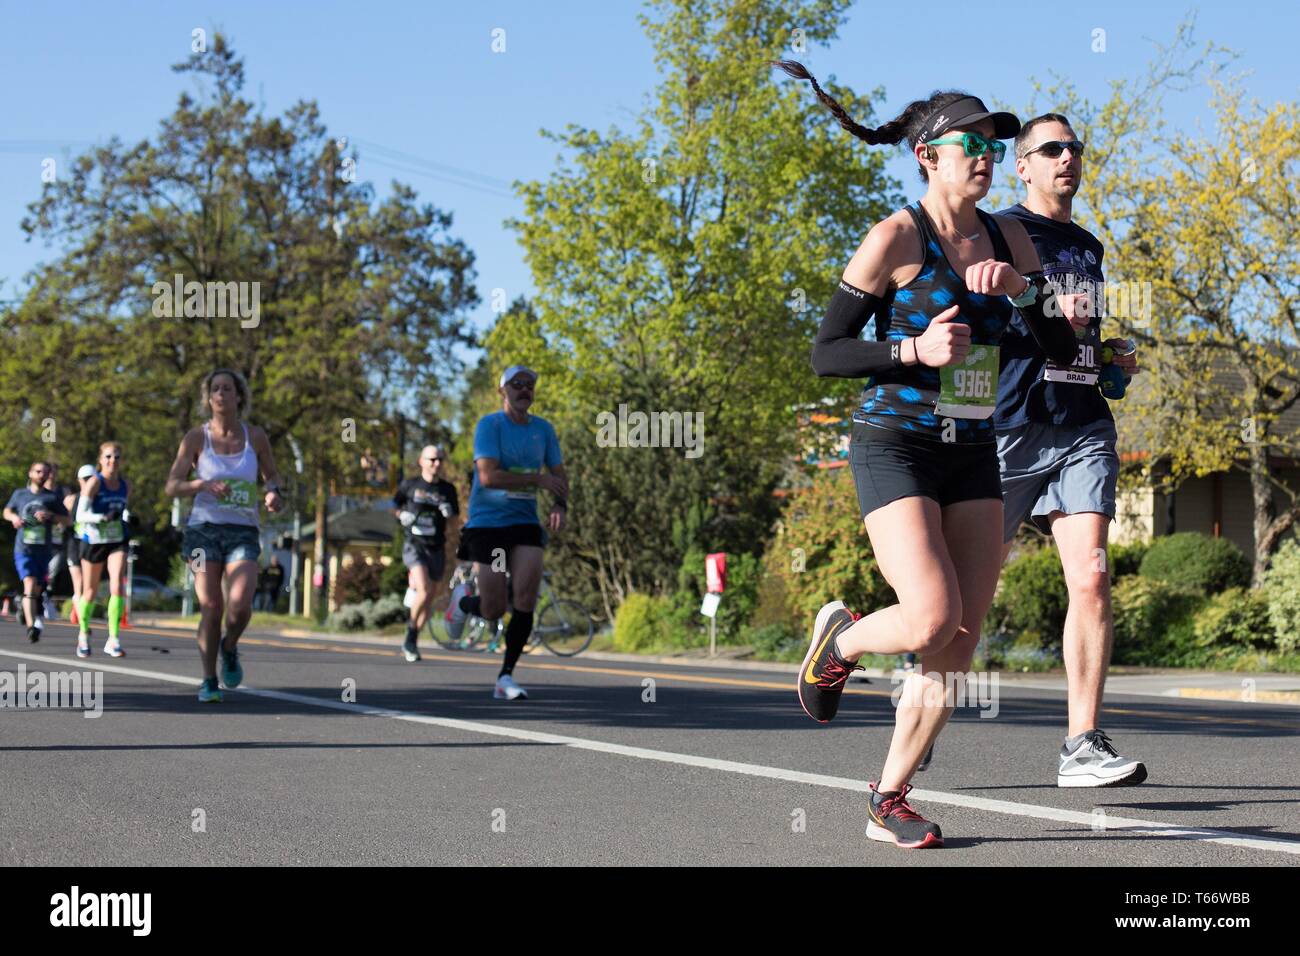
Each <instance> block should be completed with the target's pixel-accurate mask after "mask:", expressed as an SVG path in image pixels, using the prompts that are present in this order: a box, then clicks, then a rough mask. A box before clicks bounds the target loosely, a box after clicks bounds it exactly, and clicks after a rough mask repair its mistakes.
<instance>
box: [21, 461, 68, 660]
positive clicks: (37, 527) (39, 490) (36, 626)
mask: <svg viewBox="0 0 1300 956" xmlns="http://www.w3.org/2000/svg"><path fill="white" fill-rule="evenodd" d="M49 474H50V471H49V466H48V465H46V463H45V462H43V461H37V462H33V463H32V467H31V468H30V469H28V471H27V485H26V486H25V487H23V488H18V489H16V490H15V491H14V493H13V494H12V495H10V496H9V501H8V503H7V504H6V505H5V507H4V518H5V520H6V521H8V522H9V523H10V524H12V525H13V527H14V531H15V535H14V567H15V568H17V570H18V577H19V579H20V580H21V581H22V583H23V616H24V617H25V619H26V621H27V639H28V640H29V641H31V642H32V643H33V644H34V643H36V642H37V641H39V640H40V639H41V629H42V627H43V622H42V621H41V613H42V603H41V592H42V591H43V590H45V583H46V578H47V575H48V573H49V566H50V555H51V553H52V552H53V550H54V549H53V545H52V544H51V542H52V541H53V537H54V530H55V529H56V528H58V529H59V530H60V531H63V530H66V529H67V527H68V525H70V524H71V523H72V519H71V518H70V517H68V510H67V509H66V508H65V507H64V506H63V499H62V498H61V497H60V496H59V495H58V494H56V493H55V492H53V491H49V490H48V489H46V487H45V479H46V478H48V477H49ZM60 543H62V542H61V541H60Z"/></svg>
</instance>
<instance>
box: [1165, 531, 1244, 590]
mask: <svg viewBox="0 0 1300 956" xmlns="http://www.w3.org/2000/svg"><path fill="white" fill-rule="evenodd" d="M1139 573H1140V574H1141V575H1142V576H1143V577H1144V578H1151V579H1153V580H1156V581H1163V582H1165V583H1166V584H1172V585H1174V586H1175V587H1180V588H1183V589H1185V590H1190V591H1195V592H1197V593H1199V594H1204V595H1206V596H1209V595H1212V594H1218V593H1219V592H1220V591H1224V590H1226V589H1228V588H1231V587H1241V588H1244V587H1250V573H1251V565H1250V560H1249V559H1248V558H1247V557H1246V556H1245V555H1244V554H1242V553H1241V549H1240V548H1238V547H1237V546H1236V545H1235V544H1233V543H1232V542H1231V541H1228V540H1227V539H1225V538H1212V537H1210V536H1209V535H1206V534H1200V533H1198V532H1195V531H1181V532H1179V533H1178V534H1171V535H1169V536H1168V537H1165V538H1156V539H1155V541H1153V542H1152V543H1151V547H1150V548H1149V549H1148V550H1147V553H1146V557H1144V558H1143V559H1142V565H1141V568H1140V571H1139Z"/></svg>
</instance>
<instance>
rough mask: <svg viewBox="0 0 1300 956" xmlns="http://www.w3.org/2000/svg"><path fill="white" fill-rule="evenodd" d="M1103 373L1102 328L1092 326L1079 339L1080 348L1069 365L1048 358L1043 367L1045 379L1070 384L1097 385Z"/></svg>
mask: <svg viewBox="0 0 1300 956" xmlns="http://www.w3.org/2000/svg"><path fill="white" fill-rule="evenodd" d="M1100 374H1101V330H1100V328H1099V327H1097V326H1091V327H1089V329H1088V330H1087V332H1086V333H1085V334H1084V336H1083V338H1081V339H1079V350H1078V352H1077V353H1075V356H1074V361H1073V362H1071V363H1070V364H1069V365H1058V364H1057V363H1056V362H1053V361H1051V360H1050V359H1049V360H1048V362H1047V364H1046V365H1045V366H1044V368H1043V379H1044V380H1045V381H1048V382H1064V383H1066V384H1069V385H1096V384H1097V378H1098V376H1099V375H1100Z"/></svg>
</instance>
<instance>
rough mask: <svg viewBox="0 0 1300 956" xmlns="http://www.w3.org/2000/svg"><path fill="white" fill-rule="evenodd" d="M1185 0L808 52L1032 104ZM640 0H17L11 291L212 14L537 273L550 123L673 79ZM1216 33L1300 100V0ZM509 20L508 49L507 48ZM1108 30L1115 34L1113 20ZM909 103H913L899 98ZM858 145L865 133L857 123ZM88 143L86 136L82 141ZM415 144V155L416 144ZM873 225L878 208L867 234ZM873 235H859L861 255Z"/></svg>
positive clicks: (272, 82)
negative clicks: (61, 172)
mask: <svg viewBox="0 0 1300 956" xmlns="http://www.w3.org/2000/svg"><path fill="white" fill-rule="evenodd" d="M1192 9H1197V8H1195V7H1194V6H1193V5H1191V4H1188V3H1184V2H1172V0H1152V2H1143V3H1135V2H1133V0H1126V2H1112V0H1105V2H1094V3H1092V4H1089V5H1083V4H1073V5H1052V4H1032V3H1015V4H1005V3H990V2H986V3H972V2H965V3H963V2H958V0H932V2H924V3H921V2H892V3H877V2H871V3H859V4H857V5H856V6H854V7H853V8H852V9H851V10H850V13H849V18H848V22H847V23H846V24H845V25H844V26H843V27H842V28H841V30H840V36H839V39H838V40H836V41H835V43H833V44H832V45H831V46H830V47H829V48H824V49H823V48H813V49H810V50H809V51H808V53H807V54H806V55H802V56H801V57H800V58H801V59H803V60H804V62H806V63H807V64H808V65H809V67H810V68H811V69H812V70H813V72H814V73H816V74H817V75H818V76H819V77H822V76H824V75H829V74H834V75H835V77H836V79H837V80H838V81H839V82H841V83H846V84H848V85H850V86H851V87H853V88H854V89H857V90H859V91H862V92H865V91H868V90H871V89H873V88H875V87H877V86H883V87H884V88H885V90H886V94H887V96H886V104H885V108H886V109H887V110H895V111H896V110H897V109H899V108H901V107H902V106H903V105H904V104H905V103H906V102H907V101H908V100H909V99H911V98H914V97H916V96H920V95H925V94H928V93H929V92H930V90H932V89H935V88H941V87H948V86H958V87H964V88H967V89H970V90H972V91H973V92H975V93H977V94H978V95H980V96H983V97H984V98H985V99H986V100H995V99H997V100H1002V101H1003V102H1006V103H1012V104H1019V103H1023V102H1024V101H1025V100H1026V99H1027V97H1028V94H1029V78H1030V77H1035V76H1036V77H1039V78H1042V79H1047V78H1048V74H1049V71H1050V70H1052V69H1055V70H1056V71H1058V72H1060V73H1063V74H1065V75H1068V76H1070V77H1072V78H1073V79H1074V80H1075V82H1076V83H1077V84H1078V85H1079V87H1080V88H1081V89H1082V90H1084V91H1085V92H1087V93H1092V94H1095V95H1096V96H1098V97H1100V96H1102V95H1104V93H1105V90H1106V85H1107V82H1108V80H1109V79H1111V78H1114V77H1121V76H1129V75H1132V74H1134V73H1135V72H1138V71H1140V70H1141V69H1142V67H1143V65H1144V64H1145V63H1146V61H1147V60H1148V59H1149V57H1150V54H1151V52H1152V49H1153V47H1152V45H1151V43H1150V40H1152V39H1154V40H1160V41H1167V40H1169V39H1170V38H1171V37H1172V35H1173V32H1174V28H1175V26H1176V24H1177V23H1178V22H1179V20H1181V19H1182V18H1183V16H1184V15H1185V14H1186V13H1187V12H1188V11H1190V10H1192ZM641 10H642V7H641V6H640V4H638V3H632V2H619V0H606V2H592V0H550V2H547V3H535V2H534V3H525V2H512V3H505V2H476V3H472V4H469V3H466V4H458V3H445V2H425V3H415V2H396V0H392V2H390V0H372V2H369V3H357V2H331V0H312V2H310V3H308V2H297V0H293V2H289V0H285V2H268V0H261V2H256V3H252V2H243V0H233V2H232V0H228V2H223V3H200V2H185V0H171V2H166V3H163V2H132V0H121V2H112V3H102V2H92V0H74V2H64V3H59V4H57V5H48V4H39V3H38V4H32V3H29V2H21V0H0V88H3V89H4V90H5V110H4V114H3V116H4V119H3V124H2V128H0V281H3V285H0V299H12V298H14V297H15V296H16V295H17V294H18V292H19V290H20V288H21V285H22V276H23V275H24V273H26V272H27V271H28V270H29V269H31V268H32V267H33V266H35V265H36V264H37V263H38V262H40V261H42V260H46V259H49V258H52V257H53V256H54V255H56V254H57V250H52V249H47V248H45V247H44V246H43V245H42V244H40V243H38V242H33V243H28V242H26V241H25V239H24V236H23V234H22V232H21V230H20V229H19V228H18V223H19V221H20V220H21V218H22V216H23V214H24V211H25V208H26V205H27V203H29V202H31V201H32V200H33V199H35V198H36V197H37V196H38V195H39V192H40V188H41V180H40V174H41V161H42V159H43V158H45V157H47V156H52V157H54V158H56V160H58V162H59V164H60V167H62V166H63V164H64V162H65V160H64V157H65V155H68V154H71V155H75V154H76V153H77V152H79V151H80V150H82V149H84V148H85V146H86V145H87V144H91V143H98V142H103V141H105V140H107V139H108V138H109V137H110V136H113V135H116V136H119V137H121V138H122V139H123V140H124V141H126V142H134V141H137V140H139V139H142V138H145V137H150V136H152V135H153V134H154V133H155V132H156V130H157V126H158V121H159V120H160V119H161V118H162V117H163V116H165V115H167V114H169V113H170V112H171V111H172V110H173V109H174V107H175V104H176V98H177V96H178V94H179V93H180V92H181V91H182V90H183V89H185V88H187V86H188V85H189V84H191V83H192V82H193V81H192V80H191V79H189V78H185V77H181V76H177V75H175V74H173V73H171V71H170V70H169V69H168V67H169V66H170V64H172V63H174V62H178V61H180V60H183V59H185V58H186V57H187V56H188V54H189V47H190V31H191V30H192V29H194V28H195V27H203V28H205V29H207V30H208V31H209V33H210V32H211V30H212V29H213V28H221V29H223V30H224V31H226V32H227V33H228V34H229V35H230V36H231V38H232V39H233V41H234V44H235V47H236V50H237V51H238V52H239V53H240V55H241V56H242V57H243V58H244V60H245V67H246V71H247V77H248V83H247V86H246V87H245V93H246V94H247V95H248V96H249V98H250V99H252V100H253V101H254V102H260V103H263V104H264V105H265V108H266V109H267V111H268V112H271V113H281V112H283V111H284V109H285V108H286V107H288V106H289V105H290V104H291V103H293V102H294V101H296V100H298V99H300V98H304V99H315V100H316V101H317V102H318V103H319V105H320V108H321V113H322V117H323V119H324V121H325V123H326V125H327V127H328V128H329V130H330V131H331V133H333V134H335V135H339V136H347V137H349V138H350V139H351V140H352V142H353V143H355V144H357V146H358V148H359V151H360V156H361V158H360V163H359V168H358V174H359V178H362V179H368V180H370V181H371V182H373V183H374V184H375V186H376V187H377V189H378V190H379V192H380V193H381V194H382V193H384V192H386V191H387V188H388V184H389V182H390V181H391V180H392V179H393V178H398V179H401V180H404V181H406V182H408V183H410V184H411V185H413V186H414V187H415V188H416V189H418V190H419V192H420V195H421V196H422V198H424V199H425V200H427V201H430V202H433V203H434V204H435V205H437V206H438V207H439V208H441V209H444V210H447V211H449V212H451V213H452V215H453V217H454V222H453V229H452V232H453V234H454V235H457V236H459V237H460V238H462V239H464V240H465V241H466V242H467V243H468V245H469V247H470V248H471V249H472V250H473V251H474V253H475V255H476V256H477V270H478V288H479V293H480V295H481V296H482V297H483V300H484V304H483V305H482V306H481V307H480V308H479V309H478V310H477V312H476V313H475V315H474V320H475V323H476V324H477V325H479V326H482V325H486V324H487V323H489V322H490V320H491V314H490V307H489V304H488V300H489V297H490V293H491V290H492V289H494V288H503V289H505V290H506V293H507V299H513V298H514V297H515V296H516V295H518V294H520V293H530V292H531V291H532V285H531V281H530V278H529V275H528V270H527V267H526V265H525V263H524V261H523V254H522V250H521V249H520V247H519V245H518V243H517V241H516V239H515V236H514V233H513V232H511V231H510V230H508V229H506V228H505V227H504V226H503V224H502V223H503V220H505V219H506V218H507V217H509V216H512V215H517V214H519V213H520V212H521V204H520V203H519V201H518V200H517V199H516V198H514V196H513V195H512V194H511V192H510V190H509V185H508V184H509V183H510V182H511V181H512V180H515V179H533V178H544V177H545V176H546V175H547V174H548V172H549V170H551V169H552V168H553V166H554V164H555V153H556V149H555V146H554V144H552V143H550V142H548V141H545V140H543V139H542V138H541V137H539V136H538V130H539V129H541V128H543V127H545V128H549V129H560V128H562V127H563V126H564V125H565V124H566V123H570V122H572V123H578V124H581V125H585V126H592V127H596V128H600V129H604V128H607V127H609V126H612V125H623V126H630V125H631V120H632V118H633V116H634V115H635V114H636V112H637V111H638V110H639V109H640V107H641V105H642V104H643V102H644V101H645V99H646V97H647V96H648V95H649V94H650V93H651V91H652V90H653V87H654V85H655V83H656V77H657V74H656V72H655V68H654V64H653V61H652V54H651V49H650V44H649V42H648V41H647V39H646V37H645V35H644V34H643V32H642V31H641V28H640V25H639V24H638V22H637V17H638V14H639V13H640V12H641ZM1197 12H1198V19H1197V31H1196V36H1197V38H1198V40H1199V41H1201V42H1205V41H1207V40H1213V41H1215V42H1217V43H1220V44H1223V45H1226V46H1228V47H1231V48H1233V49H1235V50H1237V51H1238V52H1239V53H1240V54H1241V59H1240V60H1239V61H1238V68H1239V69H1245V70H1249V71H1251V73H1250V75H1249V77H1248V78H1247V80H1246V88H1247V90H1248V92H1249V93H1250V94H1251V95H1252V96H1254V97H1256V98H1258V99H1260V100H1263V101H1267V102H1272V101H1276V100H1294V99H1295V98H1296V95H1297V92H1298V91H1300V72H1298V71H1297V70H1296V68H1295V61H1294V53H1293V51H1292V50H1291V49H1290V48H1291V46H1292V45H1293V44H1294V40H1295V37H1296V36H1297V35H1298V34H1300V4H1296V3H1294V2H1293V0H1240V2H1235V3H1212V4H1202V5H1201V6H1200V8H1199V9H1197ZM498 27H499V28H503V29H504V30H505V31H506V34H505V39H506V51H505V53H493V52H492V50H491V42H492V35H491V33H492V30H493V29H494V28H498ZM1098 27H1100V28H1102V29H1104V30H1105V31H1106V52H1105V53H1094V52H1093V51H1092V31H1093V30H1094V29H1095V28H1098ZM1207 99H1208V94H1207V93H1206V92H1205V91H1203V90H1198V91H1195V92H1194V93H1192V94H1190V95H1185V96H1180V97H1178V98H1177V99H1175V100H1173V101H1171V103H1170V111H1169V115H1170V116H1171V118H1173V119H1174V120H1175V121H1176V122H1185V123H1189V124H1190V123H1192V122H1194V121H1195V120H1196V119H1197V118H1198V117H1205V116H1206V115H1207V108H1206V105H1205V104H1206V100H1207ZM890 115H892V113H891V114H890ZM845 148H846V149H850V148H853V149H857V148H864V147H863V146H862V145H861V144H859V143H857V142H856V141H854V140H852V138H851V137H848V136H847V135H846V136H845ZM69 151H70V153H69ZM398 154H404V155H398ZM891 169H892V171H893V173H894V175H895V176H897V177H898V178H899V179H900V180H901V181H902V182H903V184H904V188H905V190H906V192H907V193H908V194H909V196H910V197H915V196H916V195H918V193H919V189H920V183H919V182H918V181H917V180H916V179H915V177H914V175H913V174H912V171H911V168H910V164H909V163H908V162H907V161H906V160H905V159H903V157H902V156H901V154H899V155H898V157H897V158H896V159H895V160H893V162H892V166H891ZM870 225H871V223H869V222H864V223H863V232H864V233H865V231H866V229H867V228H868V227H869V226H870ZM851 251H852V250H846V251H845V258H846V261H847V257H848V255H849V254H850V253H851Z"/></svg>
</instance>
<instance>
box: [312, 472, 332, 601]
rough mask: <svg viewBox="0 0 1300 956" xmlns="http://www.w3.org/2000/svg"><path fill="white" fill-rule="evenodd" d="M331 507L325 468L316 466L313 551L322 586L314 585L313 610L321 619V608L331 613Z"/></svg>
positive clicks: (316, 572)
mask: <svg viewBox="0 0 1300 956" xmlns="http://www.w3.org/2000/svg"><path fill="white" fill-rule="evenodd" d="M328 505H329V486H328V485H327V484H326V481H325V466H324V465H323V464H320V465H317V466H316V541H315V546H314V547H313V549H312V566H313V568H314V575H315V576H316V580H318V581H320V584H316V583H315V582H313V583H312V594H313V596H312V610H313V613H314V614H315V615H316V616H317V617H320V616H322V615H321V608H324V609H325V614H328V613H329V603H328V602H329V568H327V567H326V565H325V535H326V533H327V530H328V529H327V528H326V527H325V512H326V510H327V507H328Z"/></svg>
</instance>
